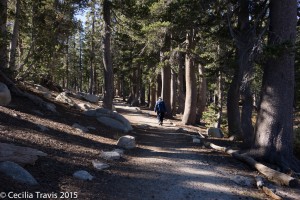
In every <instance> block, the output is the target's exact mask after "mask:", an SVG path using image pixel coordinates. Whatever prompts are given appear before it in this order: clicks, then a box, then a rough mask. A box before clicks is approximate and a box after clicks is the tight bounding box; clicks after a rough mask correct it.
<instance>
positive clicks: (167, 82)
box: [161, 52, 172, 118]
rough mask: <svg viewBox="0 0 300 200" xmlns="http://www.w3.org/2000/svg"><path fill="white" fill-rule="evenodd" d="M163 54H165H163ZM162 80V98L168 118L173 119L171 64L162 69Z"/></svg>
mask: <svg viewBox="0 0 300 200" xmlns="http://www.w3.org/2000/svg"><path fill="white" fill-rule="evenodd" d="M162 53H163V52H162ZM161 62H164V59H163V60H161ZM161 79H162V91H161V97H162V98H163V100H164V102H165V105H166V109H167V113H166V117H169V118H170V117H172V113H171V90H170V89H171V67H170V65H169V64H166V65H165V66H164V67H163V68H162V69H161Z"/></svg>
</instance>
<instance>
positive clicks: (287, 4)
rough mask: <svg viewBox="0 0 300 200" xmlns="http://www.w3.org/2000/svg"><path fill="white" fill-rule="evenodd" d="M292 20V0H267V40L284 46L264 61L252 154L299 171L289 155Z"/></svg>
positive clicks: (294, 20) (294, 4) (294, 17)
mask: <svg viewBox="0 0 300 200" xmlns="http://www.w3.org/2000/svg"><path fill="white" fill-rule="evenodd" d="M296 24H297V1H296V0H286V1H276V0H271V2H270V31H269V41H268V42H269V45H272V46H273V47H278V48H283V47H286V48H283V49H282V51H281V52H280V54H278V55H277V56H276V57H275V58H274V57H271V58H269V60H268V61H267V63H266V65H265V68H264V75H263V84H262V98H261V105H260V109H259V113H258V118H257V123H256V133H255V140H254V141H253V146H252V150H253V154H254V155H255V156H256V157H259V158H261V159H263V160H265V161H268V162H271V163H275V164H278V165H279V166H281V167H282V169H284V170H288V169H292V170H295V171H297V172H300V162H299V160H297V159H295V158H294V156H293V100H294V71H295V66H294V64H295V54H294V53H293V51H292V50H291V49H290V48H292V49H293V47H294V44H295V38H296ZM287 44H289V47H290V48H288V47H287V46H286V45H287Z"/></svg>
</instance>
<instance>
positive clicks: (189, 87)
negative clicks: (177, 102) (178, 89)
mask: <svg viewBox="0 0 300 200" xmlns="http://www.w3.org/2000/svg"><path fill="white" fill-rule="evenodd" d="M195 35H196V34H195V31H194V30H192V31H190V32H188V33H187V35H186V45H187V47H186V55H185V79H186V95H185V97H186V98H185V106H184V114H183V117H182V123H183V124H195V123H196V105H197V87H196V75H195V64H194V60H193V55H192V50H193V49H194V47H195V38H194V37H195Z"/></svg>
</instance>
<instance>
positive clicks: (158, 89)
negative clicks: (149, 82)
mask: <svg viewBox="0 0 300 200" xmlns="http://www.w3.org/2000/svg"><path fill="white" fill-rule="evenodd" d="M161 82H162V81H161V74H160V73H158V74H157V77H156V83H157V84H156V100H157V99H158V97H160V96H161V90H162V83H161Z"/></svg>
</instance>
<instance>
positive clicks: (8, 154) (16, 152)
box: [0, 143, 47, 165]
mask: <svg viewBox="0 0 300 200" xmlns="http://www.w3.org/2000/svg"><path fill="white" fill-rule="evenodd" d="M38 156H47V154H46V153H44V152H42V151H39V150H36V149H33V148H29V147H21V146H17V145H14V144H7V143H0V161H11V162H15V163H18V164H20V165H24V164H31V165H34V164H35V161H36V160H37V159H38Z"/></svg>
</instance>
